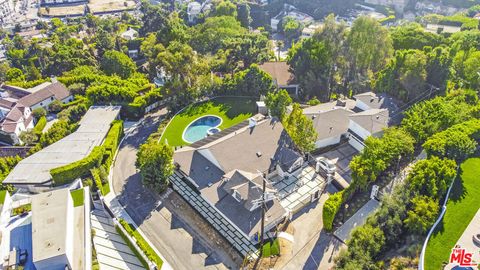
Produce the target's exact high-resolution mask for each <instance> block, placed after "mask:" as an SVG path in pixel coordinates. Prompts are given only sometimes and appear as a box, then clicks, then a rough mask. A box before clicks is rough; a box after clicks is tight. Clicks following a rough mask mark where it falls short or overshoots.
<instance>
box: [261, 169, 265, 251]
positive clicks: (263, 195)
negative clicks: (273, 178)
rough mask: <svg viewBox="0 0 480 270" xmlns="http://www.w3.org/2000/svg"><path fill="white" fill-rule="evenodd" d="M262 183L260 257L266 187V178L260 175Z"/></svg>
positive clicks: (263, 230) (263, 231) (263, 229)
mask: <svg viewBox="0 0 480 270" xmlns="http://www.w3.org/2000/svg"><path fill="white" fill-rule="evenodd" d="M262 179H263V181H262V183H263V185H262V202H261V203H262V221H261V225H260V226H261V227H260V257H262V255H263V241H264V237H263V234H264V233H265V189H266V182H267V179H265V177H262Z"/></svg>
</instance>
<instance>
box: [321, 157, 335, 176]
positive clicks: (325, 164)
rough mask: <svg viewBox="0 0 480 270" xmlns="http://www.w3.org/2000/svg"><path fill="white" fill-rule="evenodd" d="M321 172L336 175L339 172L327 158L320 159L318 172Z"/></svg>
mask: <svg viewBox="0 0 480 270" xmlns="http://www.w3.org/2000/svg"><path fill="white" fill-rule="evenodd" d="M320 170H322V171H324V172H326V173H327V174H335V172H336V171H337V166H335V164H334V163H333V162H331V161H330V160H329V159H328V158H326V157H318V158H317V166H316V171H317V172H320Z"/></svg>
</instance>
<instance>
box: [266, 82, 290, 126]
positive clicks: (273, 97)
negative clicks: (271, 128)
mask: <svg viewBox="0 0 480 270" xmlns="http://www.w3.org/2000/svg"><path fill="white" fill-rule="evenodd" d="M265 104H266V105H267V108H268V109H269V110H270V114H271V115H272V116H275V117H278V118H279V119H280V120H283V118H284V117H285V115H286V113H287V107H288V106H289V105H290V104H292V98H291V97H290V95H289V94H288V92H287V90H285V89H282V90H279V91H275V92H269V93H267V96H266V97H265Z"/></svg>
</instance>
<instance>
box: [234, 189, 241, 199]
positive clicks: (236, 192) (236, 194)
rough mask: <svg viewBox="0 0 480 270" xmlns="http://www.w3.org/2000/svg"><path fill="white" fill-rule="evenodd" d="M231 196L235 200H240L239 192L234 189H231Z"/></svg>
mask: <svg viewBox="0 0 480 270" xmlns="http://www.w3.org/2000/svg"><path fill="white" fill-rule="evenodd" d="M233 198H235V200H237V201H241V200H242V196H241V195H240V193H238V191H236V190H234V191H233Z"/></svg>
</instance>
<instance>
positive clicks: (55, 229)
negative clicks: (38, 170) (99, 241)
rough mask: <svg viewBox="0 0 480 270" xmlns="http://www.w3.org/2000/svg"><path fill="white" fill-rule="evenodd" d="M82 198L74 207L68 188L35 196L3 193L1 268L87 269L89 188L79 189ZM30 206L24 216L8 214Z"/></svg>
mask: <svg viewBox="0 0 480 270" xmlns="http://www.w3.org/2000/svg"><path fill="white" fill-rule="evenodd" d="M80 190H81V191H78V192H83V197H84V201H83V203H82V204H81V205H78V206H74V202H73V199H72V195H71V190H70V189H68V188H64V189H59V190H55V191H50V192H46V193H42V194H38V195H27V194H18V193H16V194H14V195H12V196H10V195H9V194H7V196H6V198H5V202H4V204H3V209H2V213H1V223H0V227H1V231H2V242H1V248H0V255H1V256H2V259H3V265H2V266H3V269H17V268H16V267H18V264H19V259H20V260H23V263H24V264H23V266H24V269H32V270H35V269H36V270H65V269H90V267H89V266H90V265H91V263H92V251H91V235H92V233H91V227H90V210H91V209H90V201H89V199H88V198H89V197H90V194H89V189H88V188H81V187H80ZM28 204H30V205H31V210H30V212H27V213H26V214H25V215H12V214H11V213H12V210H13V209H14V208H17V207H19V206H25V205H28Z"/></svg>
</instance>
